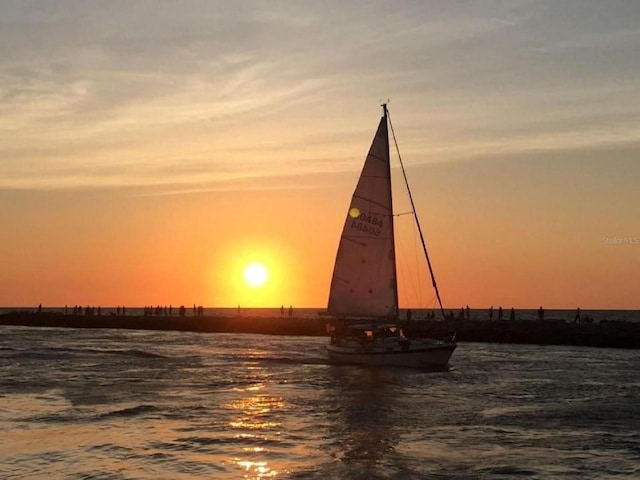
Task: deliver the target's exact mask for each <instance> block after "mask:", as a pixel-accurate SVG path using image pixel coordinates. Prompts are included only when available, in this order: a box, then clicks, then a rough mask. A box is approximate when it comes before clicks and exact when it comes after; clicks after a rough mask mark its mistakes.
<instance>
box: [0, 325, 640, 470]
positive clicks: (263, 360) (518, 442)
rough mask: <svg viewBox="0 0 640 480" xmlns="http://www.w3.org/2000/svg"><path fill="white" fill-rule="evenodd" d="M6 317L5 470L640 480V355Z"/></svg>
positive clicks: (1, 450)
mask: <svg viewBox="0 0 640 480" xmlns="http://www.w3.org/2000/svg"><path fill="white" fill-rule="evenodd" d="M325 341H326V339H324V338H319V337H284V336H283V337H280V336H263V335H233V334H202V333H190V332H154V331H121V330H89V329H52V328H26V327H0V429H1V432H2V434H1V435H0V478H3V479H5V478H6V479H10V478H20V479H22V478H52V479H58V478H60V479H89V478H95V479H199V478H216V479H218V478H219V479H239V478H240V479H241V478H246V479H259V478H287V479H288V478H291V479H423V478H436V479H474V478H478V479H509V478H518V479H530V478H536V479H542V478H554V479H555V478H557V479H607V478H616V479H624V478H629V479H631V478H640V403H639V401H640V351H635V350H613V349H611V350H609V349H592V348H581V347H567V346H562V347H558V346H553V347H543V346H534V345H508V344H507V345H505V344H501V345H498V344H479V343H475V344H474V343H462V344H460V345H459V347H458V350H456V352H455V353H454V356H453V358H452V362H451V366H450V368H449V369H447V370H446V371H439V372H422V371H417V370H410V369H392V368H364V367H357V366H333V365H330V364H328V363H327V361H326V357H325V354H324V344H325Z"/></svg>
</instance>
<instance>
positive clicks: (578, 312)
mask: <svg viewBox="0 0 640 480" xmlns="http://www.w3.org/2000/svg"><path fill="white" fill-rule="evenodd" d="M575 321H576V323H580V308H578V309H577V310H576V318H575Z"/></svg>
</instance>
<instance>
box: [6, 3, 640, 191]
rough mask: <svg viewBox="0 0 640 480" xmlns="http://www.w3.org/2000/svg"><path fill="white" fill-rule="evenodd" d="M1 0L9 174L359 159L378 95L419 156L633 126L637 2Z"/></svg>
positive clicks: (14, 184)
mask: <svg viewBox="0 0 640 480" xmlns="http://www.w3.org/2000/svg"><path fill="white" fill-rule="evenodd" d="M3 9H4V11H3V17H2V19H1V20H0V27H2V28H0V59H1V60H0V188H73V187H83V186H103V187H107V186H114V185H118V184H122V185H132V186H135V185H141V186H144V185H157V184H166V185H171V184H174V183H175V182H176V181H177V182H179V183H181V184H190V183H191V184H194V185H196V184H198V182H201V181H203V180H204V181H221V180H225V179H230V178H242V177H247V178H248V177H253V176H255V175H256V174H257V175H259V176H265V177H269V176H277V175H282V174H284V173H287V172H290V171H291V170H298V171H300V172H301V173H302V174H306V173H309V174H312V173H317V172H318V171H326V170H335V171H343V170H344V169H345V168H347V169H348V168H353V169H357V168H358V165H359V162H360V160H361V158H360V155H358V153H359V152H361V150H362V148H363V147H362V145H363V144H365V145H366V144H367V142H368V141H369V140H368V138H367V137H368V136H369V135H370V130H371V128H372V126H371V124H372V123H375V122H372V120H371V118H372V115H374V112H375V108H376V105H375V102H376V101H377V100H379V99H383V98H386V97H391V98H392V105H391V107H392V109H393V111H394V112H396V111H397V115H396V117H397V118H398V127H399V130H401V131H402V132H403V140H402V146H403V150H406V151H407V152H410V154H411V158H412V160H411V161H414V162H417V163H419V162H425V161H433V159H434V157H435V158H437V159H438V160H441V161H442V160H444V161H447V160H454V159H456V158H461V157H464V158H469V157H472V156H474V155H477V156H482V155H487V154H488V153H490V152H492V151H493V152H495V153H500V152H509V153H513V152H518V151H523V152H526V151H530V150H532V149H539V148H544V149H549V150H554V149H559V150H566V149H582V148H598V147H600V146H611V145H616V144H621V145H623V144H632V143H635V142H637V141H638V140H639V134H638V133H637V129H636V128H635V126H636V125H637V121H638V116H639V115H640V110H639V109H638V107H636V106H635V105H634V104H633V103H631V102H630V101H629V99H631V98H634V97H637V96H638V94H639V93H640V92H639V91H638V90H639V88H640V87H638V84H637V81H636V79H637V77H638V74H639V73H640V60H637V58H638V57H637V55H633V54H632V53H633V52H637V50H638V49H639V48H640V37H639V35H638V34H637V28H636V27H635V25H636V24H637V23H636V22H637V21H638V20H639V19H640V16H639V12H638V9H637V8H636V7H634V6H633V5H630V4H629V2H621V3H615V2H614V4H613V6H610V5H609V4H607V6H606V8H605V7H604V6H601V4H598V3H590V4H584V3H583V2H563V3H562V4H561V5H556V3H555V2H524V1H523V2H510V3H509V4H508V5H507V6H505V5H504V4H502V3H499V2H498V3H491V2H489V3H485V2H483V3H482V4H478V5H476V4H443V3H440V2H417V1H406V2H394V3H393V4H390V3H387V2H370V3H368V4H367V6H366V7H365V6H361V5H357V4H348V5H344V4H342V3H338V2H336V3H329V4H324V3H323V4H322V5H320V4H318V5H315V4H314V5H308V4H306V5H302V4H298V3H297V2H276V3H273V4H271V3H270V4H269V5H268V6H267V5H265V4H263V3H260V2H242V3H239V4H237V3H233V4H230V3H221V4H214V3H212V2H195V1H194V2H187V3H186V4H184V3H181V4H180V5H177V4H174V3H173V2H136V3H134V4H130V3H127V2H108V3H100V4H95V3H87V2H80V3H77V2H56V3H54V4H44V5H43V4H41V3H40V2H28V1H27V2H24V1H20V2H8V3H7V4H6V5H5V6H3ZM591 13H593V14H594V15H591ZM596 14H598V15H596ZM396 109H397V110H396ZM394 119H395V117H394ZM350 165H351V167H349V166H350Z"/></svg>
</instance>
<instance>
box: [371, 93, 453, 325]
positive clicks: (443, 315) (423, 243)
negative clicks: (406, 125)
mask: <svg viewBox="0 0 640 480" xmlns="http://www.w3.org/2000/svg"><path fill="white" fill-rule="evenodd" d="M382 108H383V109H384V115H385V117H387V120H388V121H389V126H390V127H391V135H393V143H394V144H395V146H396V152H397V153H398V160H400V168H401V169H402V176H403V177H404V184H405V185H406V186H407V192H408V193H409V201H410V202H411V210H413V218H415V220H416V225H417V226H418V233H419V234H420V242H422V250H423V251H424V256H425V258H426V259H427V265H428V266H429V273H430V274H431V284H432V285H433V289H434V290H435V292H436V298H437V299H438V304H439V305H440V312H441V313H442V319H443V320H445V319H446V316H445V314H444V307H443V306H442V300H441V299H440V292H438V285H437V283H436V277H435V275H434V274H433V268H431V261H430V260H429V254H428V253H427V244H426V242H425V241H424V235H423V234H422V228H421V227H420V221H419V220H418V214H417V213H416V207H415V204H414V203H413V196H412V195H411V189H410V188H409V181H408V180H407V174H406V172H405V171H404V164H403V163H402V157H401V156H400V149H399V148H398V141H397V140H396V133H395V132H394V130H393V124H392V123H391V115H389V110H388V109H387V104H386V103H383V104H382Z"/></svg>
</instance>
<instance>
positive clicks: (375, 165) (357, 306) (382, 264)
mask: <svg viewBox="0 0 640 480" xmlns="http://www.w3.org/2000/svg"><path fill="white" fill-rule="evenodd" d="M397 307H398V291H397V285H396V259H395V247H394V238H393V208H392V200H391V169H390V164H389V135H388V131H387V115H386V109H385V110H384V115H383V117H382V119H381V120H380V124H379V125H378V130H377V132H376V135H375V137H374V139H373V143H372V144H371V148H370V149H369V153H368V155H367V158H366V160H365V164H364V167H363V169H362V173H361V174H360V180H359V181H358V185H357V186H356V189H355V192H354V193H353V197H352V198H351V204H350V205H349V209H348V211H347V218H346V220H345V223H344V228H343V230H342V236H341V237H340V245H339V247H338V254H337V256H336V263H335V267H334V270H333V277H332V279H331V290H330V293H329V305H328V308H327V313H329V314H331V315H334V316H359V317H383V316H390V315H395V314H396V312H397Z"/></svg>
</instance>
